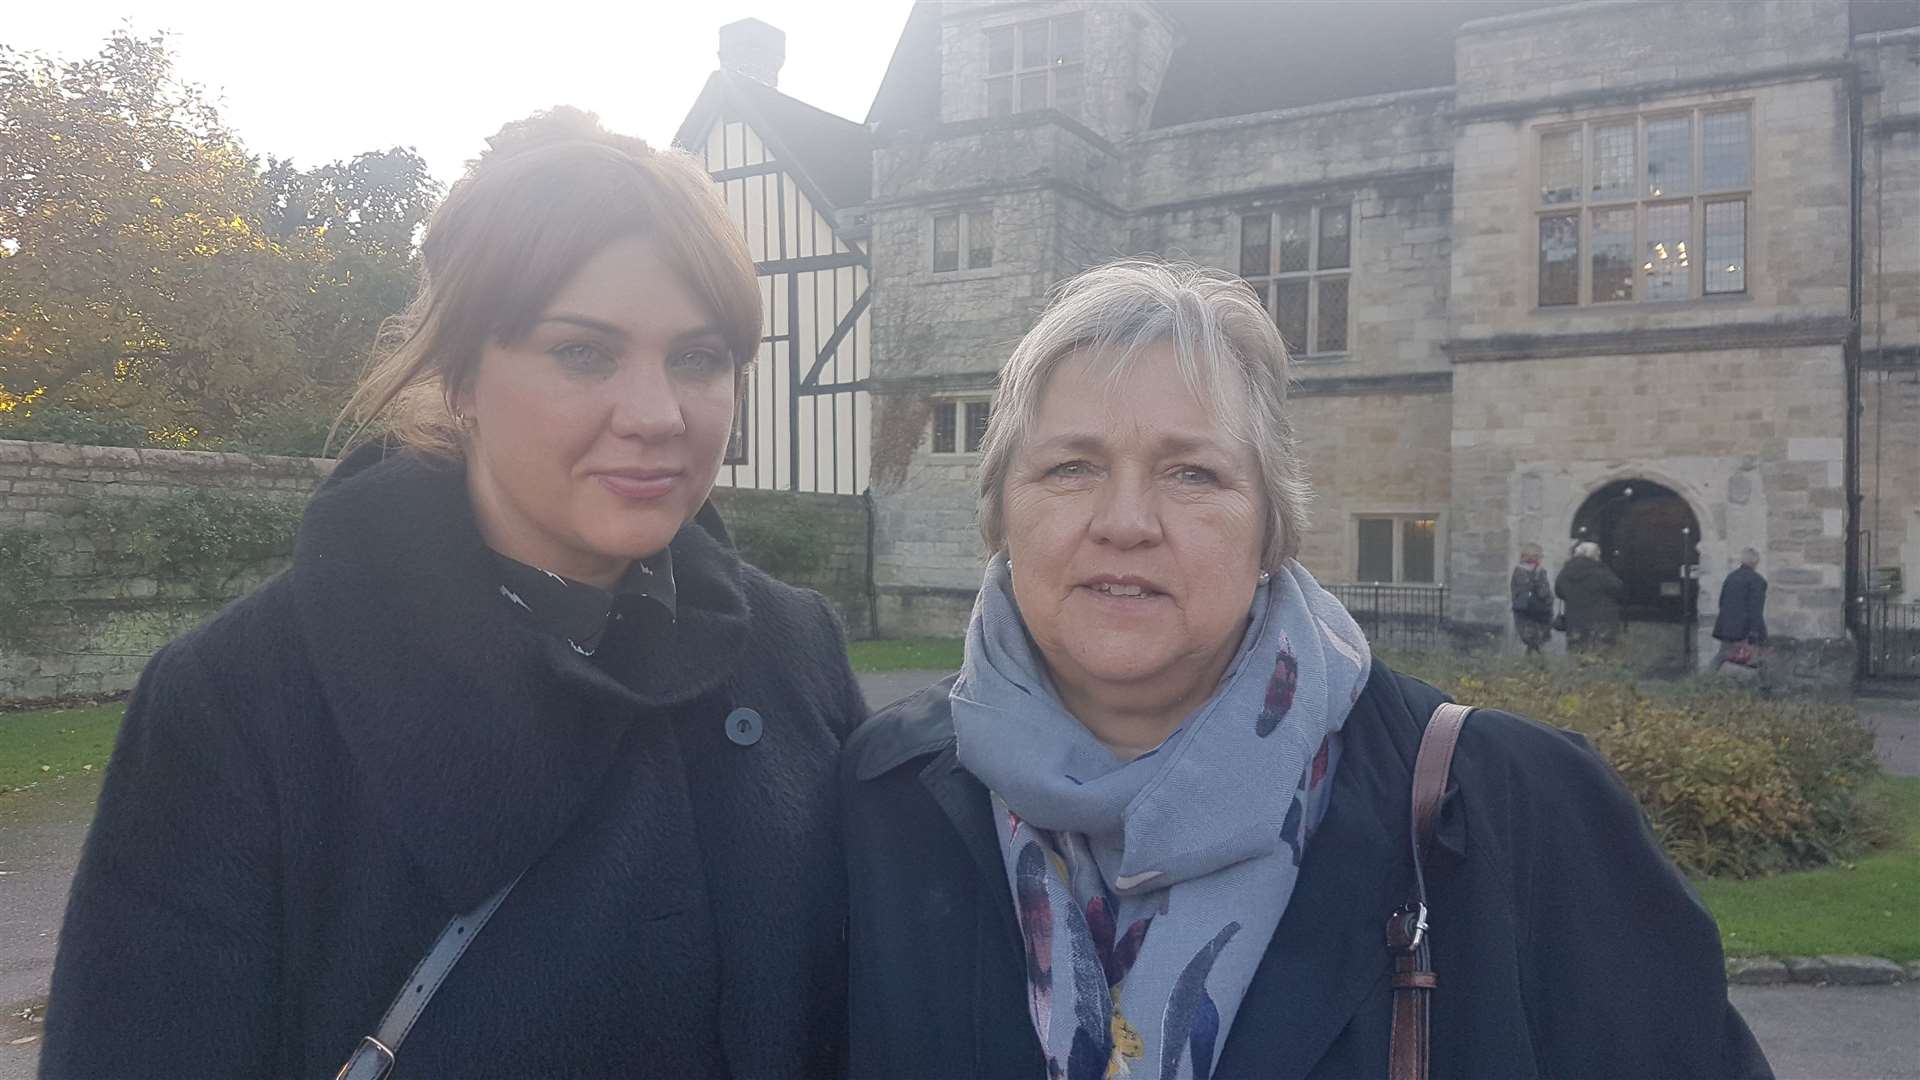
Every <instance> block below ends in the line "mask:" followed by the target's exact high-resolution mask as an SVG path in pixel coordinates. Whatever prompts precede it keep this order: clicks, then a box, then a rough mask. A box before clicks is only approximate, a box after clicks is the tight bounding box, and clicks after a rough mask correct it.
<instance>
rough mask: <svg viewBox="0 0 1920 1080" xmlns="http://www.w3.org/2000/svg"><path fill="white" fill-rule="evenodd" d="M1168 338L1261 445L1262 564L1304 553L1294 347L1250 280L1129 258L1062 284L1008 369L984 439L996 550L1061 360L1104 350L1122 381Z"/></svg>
mask: <svg viewBox="0 0 1920 1080" xmlns="http://www.w3.org/2000/svg"><path fill="white" fill-rule="evenodd" d="M1162 342H1165V343H1168V344H1170V345H1172V346H1173V352H1174V356H1175V358H1176V363H1177V364H1178V365H1179V368H1180V374H1181V376H1182V378H1183V379H1184V380H1185V381H1186V384H1187V386H1189V387H1191V388H1192V390H1193V393H1194V396H1195V397H1197V398H1199V399H1200V401H1201V402H1202V403H1204V404H1205V406H1206V408H1207V410H1208V412H1209V413H1211V414H1212V415H1213V417H1214V418H1215V419H1216V421H1217V422H1218V423H1219V424H1220V426H1221V428H1222V429H1223V430H1224V431H1225V432H1226V433H1227V434H1228V435H1229V436H1230V437H1232V438H1233V439H1235V440H1237V441H1239V442H1242V443H1245V444H1246V445H1248V446H1250V447H1252V448H1253V452H1254V457H1255V459H1256V460H1257V461H1258V462H1259V466H1260V481H1261V486H1262V488H1263V489H1264V491H1265V493H1266V498H1267V516H1268V521H1267V530H1266V541H1265V544H1264V547H1263V549H1262V551H1261V558H1260V565H1262V566H1265V567H1268V568H1278V567H1279V566H1280V565H1281V564H1282V563H1284V562H1286V561H1287V560H1288V559H1290V558H1292V557H1293V556H1294V555H1295V554H1296V553H1297V552H1298V551H1299V549H1300V537H1301V535H1302V534H1303V533H1304V532H1305V531H1306V528H1307V503H1308V502H1309V501H1311V500H1312V498H1313V489H1312V488H1311V487H1310V486H1309V485H1308V483H1307V479H1306V474H1305V469H1304V467H1303V466H1302V465H1301V462H1300V459H1299V456H1298V454H1297V452H1296V450H1295V446H1294V438H1293V427H1292V425H1291V424H1290V423H1288V421H1287V416H1286V411H1285V405H1286V400H1287V359H1288V358H1287V347H1286V344H1285V343H1284V342H1282V341H1281V339H1280V331H1279V330H1278V329H1277V328H1276V327H1275V326H1274V322H1273V318H1272V316H1270V315H1268V314H1267V310H1266V308H1265V307H1264V306H1263V305H1262V304H1261V302H1260V299H1259V298H1258V297H1256V296H1255V295H1254V294H1253V291H1252V290H1251V289H1249V288H1247V286H1246V284H1245V283H1243V282H1241V281H1240V280H1239V279H1238V278H1235V277H1233V276H1231V275H1229V274H1226V273H1223V272H1221V271H1219V270H1212V269H1209V268H1207V267H1203V266H1200V265H1198V264H1195V263H1190V262H1163V261H1159V260H1154V259H1123V260H1121V261H1119V262H1113V263H1108V264H1107V265H1105V266H1098V267H1095V268H1093V269H1091V270H1088V271H1086V272H1085V273H1083V274H1080V275H1078V276H1076V277H1073V278H1070V279H1068V280H1067V281H1065V282H1063V283H1061V284H1060V286H1059V287H1058V288H1057V289H1055V291H1054V295H1053V299H1052V302H1051V303H1049V304H1048V306H1047V309H1046V311H1045V312H1044V313H1042V314H1041V316H1040V321H1039V322H1037V323H1035V324H1034V326H1033V329H1031V330H1029V331H1027V335H1026V336H1025V337H1023V338H1021V339H1020V344H1019V345H1017V346H1015V348H1014V350H1013V355H1012V356H1011V357H1009V358H1008V359H1007V364H1006V367H1005V369H1004V370H1003V371H1002V372H1001V375H1000V388H999V390H998V391H996V392H995V394H994V397H993V411H992V414H991V418H990V419H989V420H988V421H987V432H986V436H985V438H984V439H983V440H982V442H981V446H980V492H979V511H980V513H979V517H980V538H981V539H982V540H984V541H985V542H986V545H987V550H988V551H989V552H999V551H1002V550H1004V549H1005V547H1006V541H1007V538H1006V521H1005V518H1004V516H1003V514H1002V508H1001V493H1002V491H1003V489H1004V488H1005V486H1006V481H1007V473H1008V471H1009V470H1010V469H1011V467H1012V464H1013V458H1014V456H1015V455H1016V454H1018V453H1019V451H1020V448H1021V446H1022V445H1023V444H1024V443H1025V441H1026V438H1027V433H1028V432H1029V431H1031V430H1032V428H1033V423H1034V420H1035V418H1036V417H1037V416H1038V415H1039V412H1040V400H1041V398H1042V396H1044V394H1045V393H1046V388H1047V384H1048V382H1049V381H1051V379H1052V378H1053V374H1054V372H1055V371H1057V370H1058V369H1059V367H1060V365H1061V364H1062V362H1064V361H1065V360H1067V359H1068V358H1069V357H1071V356H1075V355H1078V354H1081V353H1089V354H1097V355H1099V356H1101V357H1102V358H1103V359H1107V360H1110V362H1111V364H1112V367H1111V369H1110V370H1109V372H1108V379H1109V380H1110V382H1111V383H1116V384H1117V383H1118V382H1119V381H1120V380H1121V379H1122V378H1123V377H1125V375H1126V373H1127V371H1128V370H1129V369H1130V368H1131V366H1132V364H1133V363H1134V362H1135V361H1136V360H1137V359H1138V358H1139V356H1140V355H1141V354H1142V353H1143V352H1144V351H1146V350H1147V349H1148V348H1149V347H1151V346H1154V345H1157V344H1160V343H1162Z"/></svg>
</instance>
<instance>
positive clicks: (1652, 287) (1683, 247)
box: [1640, 203, 1693, 300]
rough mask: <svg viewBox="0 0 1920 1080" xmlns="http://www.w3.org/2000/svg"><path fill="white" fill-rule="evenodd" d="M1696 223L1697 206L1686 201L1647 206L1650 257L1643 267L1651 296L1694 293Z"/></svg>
mask: <svg viewBox="0 0 1920 1080" xmlns="http://www.w3.org/2000/svg"><path fill="white" fill-rule="evenodd" d="M1692 226H1693V207H1691V206H1689V205H1688V204H1686V203H1669V204H1667V205H1664V206H1649V207H1647V260H1646V262H1645V263H1643V264H1642V265H1641V267H1640V269H1641V272H1642V273H1644V274H1646V276H1647V299H1649V300H1685V299H1686V298H1687V296H1688V295H1689V294H1690V292H1691V285H1692V277H1691V276H1690V275H1691V274H1692V270H1691V269H1689V268H1690V266H1691V265H1692V261H1693V260H1692V259H1690V258H1689V257H1688V255H1687V238H1688V237H1690V236H1692V235H1693V228H1692Z"/></svg>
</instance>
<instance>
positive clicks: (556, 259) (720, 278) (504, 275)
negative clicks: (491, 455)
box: [333, 107, 761, 459]
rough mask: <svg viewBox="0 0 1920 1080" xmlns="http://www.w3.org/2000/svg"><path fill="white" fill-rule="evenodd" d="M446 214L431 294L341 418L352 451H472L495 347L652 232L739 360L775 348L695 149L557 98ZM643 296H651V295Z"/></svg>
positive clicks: (394, 322)
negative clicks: (468, 407) (459, 404)
mask: <svg viewBox="0 0 1920 1080" xmlns="http://www.w3.org/2000/svg"><path fill="white" fill-rule="evenodd" d="M487 147H488V148H487V150H486V151H485V152H483V153H482V154H481V155H480V157H479V158H478V159H476V160H475V161H473V162H471V163H469V165H468V167H467V171H466V174H465V175H464V176H462V177H461V179H460V180H459V181H458V182H457V183H455V184H454V185H453V189H452V190H451V191H450V192H448V193H447V198H446V201H444V202H442V203H441V204H440V206H439V207H438V208H437V209H436V210H435V211H434V212H433V216H432V218H431V219H429V221H428V223H427V228H426V234H425V238H424V239H423V241H422V242H421V245H420V255H421V269H420V291H419V295H418V296H416V297H415V299H414V301H413V303H412V304H410V305H408V307H407V309H406V310H405V311H404V312H402V313H400V314H399V315H395V316H393V317H392V318H390V319H388V320H387V321H386V322H385V323H384V324H383V325H382V326H381V330H380V336H379V340H378V341H377V342H376V343H375V345H374V350H373V356H372V358H371V360H370V361H369V363H368V366H367V369H366V372H365V374H364V375H363V376H362V377H361V380H360V383H359V385H358V386H357V387H356V388H355V390H354V393H353V396H352V397H351V398H350V399H349V400H348V401H347V404H346V407H345V408H344V409H342V410H341V412H340V415H339V417H338V418H337V419H336V420H335V421H334V427H333V433H334V434H335V435H338V434H339V432H340V431H341V430H342V428H343V427H344V428H345V429H346V430H347V431H348V437H347V439H346V443H347V445H348V446H351V445H352V444H353V443H355V442H357V441H359V440H360V439H361V438H363V437H365V436H367V435H370V434H372V433H374V432H380V433H382V434H384V435H385V436H387V437H389V438H392V439H395V440H397V441H399V442H401V443H403V444H405V445H408V446H411V447H414V448H416V449H418V450H421V451H424V452H427V453H432V454H437V455H440V456H443V457H449V458H455V459H458V458H460V457H462V456H463V454H464V444H463V442H462V439H461V424H460V422H459V418H458V416H456V414H455V412H454V407H453V404H452V403H453V402H454V401H455V400H456V399H457V398H458V397H459V396H460V394H461V393H462V392H464V391H465V390H466V389H467V388H468V386H469V385H470V383H471V381H472V379H473V377H474V373H475V371H476V370H477V368H478V366H479V361H480V354H481V350H482V349H483V348H484V347H485V346H486V344H487V343H488V342H489V341H499V342H503V343H507V344H513V343H516V342H519V341H522V340H524V339H525V338H526V336H527V335H528V334H529V333H530V332H531V331H532V330H533V327H534V326H535V324H537V323H538V322H539V320H540V317H541V315H542V314H543V313H544V312H545V311H546V309H547V306H548V305H549V304H551V303H552V302H553V298H554V296H555V294H557V293H558V292H559V291H560V289H561V287H562V286H564V285H565V284H566V283H567V281H568V279H570V278H571V277H572V276H573V275H574V274H575V273H577V272H578V271H579V269H580V268H581V267H582V266H583V265H585V264H586V263H587V261H588V260H590V259H592V258H593V257H594V256H595V255H597V254H598V253H599V252H600V251H601V250H602V249H604V248H605V247H606V246H607V245H608V244H610V243H612V242H613V241H615V240H620V239H624V238H626V237H630V236H642V237H646V238H648V239H650V240H652V241H654V242H656V243H658V245H659V248H660V253H661V256H662V258H663V259H664V260H665V261H666V262H667V264H668V265H669V266H671V267H672V268H673V269H674V270H675V271H677V272H678V273H679V274H680V276H681V277H682V279H683V280H684V281H685V282H686V284H687V286H688V288H689V290H690V291H691V292H692V293H693V294H694V295H695V296H696V297H697V298H699V299H700V300H701V301H702V302H703V303H705V304H706V305H707V307H708V308H709V309H710V314H711V315H712V316H713V318H714V320H715V322H716V324H717V325H718V327H719V329H720V331H721V335H722V336H723V338H724V339H725V341H726V344H727V348H728V350H729V352H730V353H731V354H732V357H733V362H734V365H735V367H736V368H737V369H740V370H744V369H745V368H746V366H747V365H748V364H749V363H750V362H751V361H752V359H753V357H754V354H755V353H756V352H757V351H758V349H759V343H760V335H761V328H760V303H761V300H760V284H759V280H758V278H757V277H756V275H755V270H754V266H753V260H752V258H751V257H750V256H749V255H748V253H747V245H746V241H745V239H744V238H743V237H742V235H741V233H740V230H739V229H738V228H737V227H736V226H735V225H734V223H733V221H732V220H731V218H730V217H729V216H728V214H727V208H726V205H725V204H724V203H723V202H721V200H720V198H719V196H718V195H717V194H716V193H715V191H714V188H713V184H712V181H711V180H710V179H709V178H708V176H707V174H706V172H705V171H704V170H703V169H701V167H700V166H699V165H698V164H696V163H695V162H694V161H693V159H692V158H690V157H688V156H687V155H685V154H682V153H678V152H674V151H660V150H655V149H653V148H652V147H650V146H648V145H647V144H646V143H645V142H644V141H642V140H640V139H636V138H632V137H629V136H625V135H617V134H614V133H613V132H610V131H608V130H606V129H605V128H603V127H601V126H600V121H599V120H598V118H596V117H595V116H594V115H593V114H592V113H588V112H583V111H581V110H579V109H573V108H565V107H562V108H557V109H551V110H548V111H545V112H539V113H535V114H534V115H532V116H530V117H528V118H527V119H525V120H518V121H515V122H513V123H511V124H508V125H506V126H505V127H503V128H501V129H500V131H499V133H498V134H496V135H494V136H493V137H492V138H490V139H488V140H487ZM635 302H637V303H643V302H645V298H643V297H636V298H635Z"/></svg>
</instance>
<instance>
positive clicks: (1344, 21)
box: [867, 0, 1920, 131]
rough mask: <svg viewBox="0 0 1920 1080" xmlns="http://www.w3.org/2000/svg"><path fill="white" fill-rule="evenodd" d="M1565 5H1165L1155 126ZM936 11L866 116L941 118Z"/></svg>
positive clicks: (1908, 20) (1855, 10) (1423, 71)
mask: <svg viewBox="0 0 1920 1080" xmlns="http://www.w3.org/2000/svg"><path fill="white" fill-rule="evenodd" d="M1564 3H1565V0H1367V2H1364V3H1358V2H1355V0H1289V2H1287V3H1246V2H1244V0H1160V3H1159V4H1158V5H1157V6H1158V9H1159V10H1160V12H1161V13H1162V14H1163V15H1165V16H1166V17H1167V18H1168V20H1170V21H1171V22H1172V23H1173V25H1174V27H1175V28H1176V30H1177V31H1178V34H1179V37H1178V44H1176V45H1175V47H1174V51H1173V56H1172V57H1171V58H1170V60H1169V62H1168V67H1167V74H1166V78H1165V79H1164V81H1163V82H1162V83H1161V86H1160V94H1159V97H1157V98H1156V99H1155V101H1154V109H1153V117H1152V120H1151V122H1150V124H1149V126H1151V127H1156V128H1162V127H1172V126H1174V125H1176V124H1187V123H1192V122H1195V121H1199V120H1213V119H1217V118H1220V117H1226V116H1244V115H1247V114H1249V113H1259V112H1269V111H1272V110H1274V109H1288V108H1294V107H1297V106H1302V105H1316V104H1320V103H1322V102H1329V101H1345V100H1348V99H1352V98H1361V97H1371V96H1373V95H1375V94H1386V93H1392V92H1394V91H1398V90H1419V89H1425V88H1427V87H1437V86H1451V85H1453V82H1454V71H1453V58H1454V34H1455V32H1456V31H1457V30H1459V28H1460V27H1461V25H1462V24H1464V23H1468V22H1471V21H1473V20H1476V19H1484V18H1491V17H1493V16H1498V15H1511V14H1514V13H1516V12H1521V11H1527V10H1530V9H1534V8H1545V7H1558V6H1562V5H1563V4H1564ZM1849 7H1850V13H1851V17H1852V27H1853V30H1854V32H1855V33H1866V32H1869V31H1874V30H1886V29H1892V28H1895V27H1900V26H1911V25H1914V24H1916V23H1920V0H1850V3H1849ZM939 114H940V10H939V5H938V4H936V3H931V2H929V0H918V2H916V3H915V4H914V8H913V11H912V13H911V14H910V15H909V16H908V17H907V25H906V29H905V30H904V31H902V33H901V35H900V41H899V43H898V45H896V46H895V48H894V53H893V60H892V63H890V64H889V65H888V67H887V74H886V77H885V78H884V79H882V80H881V83H880V90H879V92H878V93H877V94H876V95H875V96H874V102H873V108H872V110H871V111H870V112H869V113H868V114H867V121H868V123H869V124H871V125H874V126H875V127H876V128H877V129H879V130H883V131H884V130H888V129H895V128H903V127H905V128H921V127H928V126H931V125H933V124H936V123H938V122H939Z"/></svg>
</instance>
